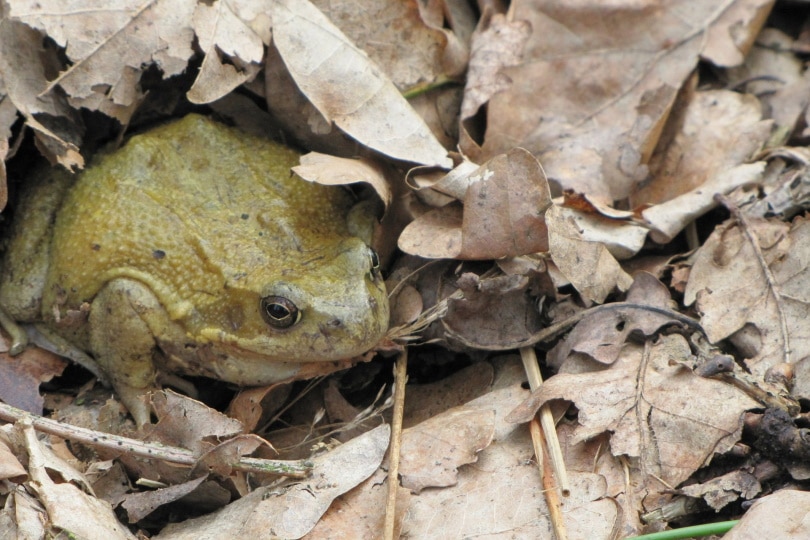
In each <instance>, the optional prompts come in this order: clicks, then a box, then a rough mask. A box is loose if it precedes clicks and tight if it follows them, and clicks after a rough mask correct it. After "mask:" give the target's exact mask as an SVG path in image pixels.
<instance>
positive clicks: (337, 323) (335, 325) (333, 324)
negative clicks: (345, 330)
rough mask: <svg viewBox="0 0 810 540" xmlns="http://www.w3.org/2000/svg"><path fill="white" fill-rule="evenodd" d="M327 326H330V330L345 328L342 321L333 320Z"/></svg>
mask: <svg viewBox="0 0 810 540" xmlns="http://www.w3.org/2000/svg"><path fill="white" fill-rule="evenodd" d="M326 326H328V327H329V329H330V330H331V329H333V328H340V327H342V326H343V322H342V321H341V320H340V319H331V320H330V321H328V322H327V323H326Z"/></svg>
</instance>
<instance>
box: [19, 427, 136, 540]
mask: <svg viewBox="0 0 810 540" xmlns="http://www.w3.org/2000/svg"><path fill="white" fill-rule="evenodd" d="M23 431H24V437H25V450H26V452H27V454H28V472H29V474H30V475H31V482H30V483H29V486H30V487H31V488H32V489H33V491H34V493H36V495H37V498H38V499H39V501H40V502H41V503H42V505H43V507H44V515H42V516H40V519H41V520H42V521H43V522H45V523H47V526H48V529H49V530H50V531H51V533H52V534H56V531H67V532H69V533H70V534H72V535H75V536H77V537H79V538H91V539H94V538H110V539H114V540H115V539H127V540H130V539H131V540H134V538H135V536H134V535H132V534H131V533H130V532H129V530H128V529H127V528H126V527H124V526H123V525H122V524H121V523H119V521H118V519H117V518H116V517H115V514H114V513H113V511H112V508H111V507H110V505H109V503H107V502H106V501H102V500H101V499H97V498H95V497H93V496H91V495H89V494H88V493H86V492H85V491H84V490H82V489H81V488H79V487H77V486H76V485H75V484H73V483H72V482H70V481H67V482H65V481H63V482H55V481H54V480H53V479H52V478H51V476H50V475H49V473H48V468H50V467H48V468H46V465H54V464H56V463H55V461H61V460H57V458H55V456H53V455H52V454H51V455H49V456H47V457H46V454H50V451H49V450H47V447H45V446H44V445H43V444H42V443H41V442H40V441H39V440H38V439H37V436H36V433H35V432H34V429H33V428H32V427H31V426H30V425H29V426H27V427H24V428H23ZM51 470H52V471H53V470H62V471H65V472H67V471H73V473H72V475H73V476H75V477H76V478H78V477H80V476H81V475H80V473H78V471H75V470H73V469H72V467H70V465H68V464H67V463H64V462H63V463H61V464H60V465H59V467H58V468H55V469H54V468H51Z"/></svg>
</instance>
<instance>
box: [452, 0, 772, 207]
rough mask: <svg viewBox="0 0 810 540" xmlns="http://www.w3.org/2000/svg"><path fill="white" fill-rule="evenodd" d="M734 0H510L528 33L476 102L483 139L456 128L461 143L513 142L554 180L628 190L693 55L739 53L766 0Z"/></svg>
mask: <svg viewBox="0 0 810 540" xmlns="http://www.w3.org/2000/svg"><path fill="white" fill-rule="evenodd" d="M736 4H737V3H736V2H731V5H726V4H723V5H722V6H720V5H718V4H714V3H707V2H701V1H699V0H698V1H689V2H687V3H683V2H680V3H678V2H661V3H657V4H655V5H654V6H652V5H647V4H644V5H643V6H642V4H632V5H631V4H624V3H619V4H609V5H604V4H603V3H594V4H592V5H583V4H580V3H576V4H568V3H560V2H553V1H549V0H543V1H534V0H532V1H528V0H524V1H517V2H514V3H513V4H512V6H511V7H510V14H511V15H512V16H513V19H514V20H516V21H527V22H528V23H529V24H530V25H531V28H532V33H531V35H530V36H529V38H528V40H527V41H526V43H525V46H524V48H523V56H522V61H521V63H520V64H519V65H515V66H511V67H504V68H502V69H501V70H500V71H499V73H501V74H502V75H504V76H505V77H507V78H508V79H509V81H510V84H509V85H508V88H506V89H505V90H503V91H501V92H499V93H497V94H495V95H493V96H492V97H491V98H490V100H489V102H488V104H487V119H486V126H487V127H486V133H485V135H484V137H483V144H481V146H480V149H479V147H478V145H475V144H474V142H473V141H472V140H471V139H466V140H465V139H462V140H461V146H462V151H463V152H464V153H466V154H468V155H473V156H477V152H480V158H479V159H481V160H483V159H488V158H490V157H492V156H494V155H497V154H499V153H501V152H504V151H505V150H506V149H508V148H511V147H514V146H522V147H524V148H526V149H528V150H529V151H530V152H532V153H534V154H535V155H536V156H537V157H538V158H539V159H540V160H541V161H542V163H543V166H544V167H545V169H546V172H547V173H548V176H549V179H550V180H552V181H553V182H556V183H557V184H558V185H559V186H560V187H562V188H563V189H565V188H571V189H575V190H576V191H580V192H583V193H587V194H588V195H589V196H592V197H596V198H599V199H602V200H605V201H608V202H612V201H614V200H620V199H623V198H625V197H627V196H628V195H629V194H630V193H631V192H632V191H633V190H634V189H635V187H636V185H637V184H639V183H640V182H641V181H643V180H644V179H646V178H647V176H648V171H647V167H646V162H647V158H648V157H649V155H651V154H652V152H653V149H654V148H655V146H656V144H657V143H658V136H659V135H660V133H661V129H662V127H663V125H664V122H665V121H666V119H667V116H668V114H669V112H670V108H671V107H672V104H673V102H674V100H675V98H676V95H677V93H678V90H679V89H680V88H681V86H682V85H683V83H684V81H685V80H686V79H687V78H688V77H689V76H690V74H691V73H692V71H693V70H694V69H695V66H696V65H697V62H698V59H699V55H700V54H701V53H704V54H709V55H710V56H711V57H712V58H718V59H720V58H722V59H724V60H725V59H728V58H731V57H734V55H733V54H730V52H734V53H735V54H736V55H737V56H738V57H739V61H740V62H741V61H742V55H741V54H740V52H741V51H742V52H744V51H746V49H747V47H748V46H749V45H750V43H751V41H752V40H753V36H754V35H756V33H757V32H758V31H759V29H760V28H761V26H762V24H763V23H764V18H763V17H764V15H765V14H767V12H768V11H769V9H770V6H771V2H770V1H768V0H762V1H759V2H754V3H753V5H748V4H746V5H745V6H740V8H742V9H738V6H737V5H736ZM681 10H683V13H689V17H682V16H680V13H681V12H682V11H681ZM649 28H655V29H656V32H655V34H654V35H653V34H650V32H648V31H647V29H649ZM707 33H708V35H710V36H711V38H712V40H711V42H710V43H707V42H706V36H707ZM749 38H750V39H749ZM472 47H473V49H474V48H475V47H476V43H473V45H472ZM583 81H587V83H583Z"/></svg>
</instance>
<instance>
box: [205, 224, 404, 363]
mask: <svg viewBox="0 0 810 540" xmlns="http://www.w3.org/2000/svg"><path fill="white" fill-rule="evenodd" d="M310 255H311V256H310V257H306V256H304V257H302V260H301V262H300V264H297V265H295V267H294V268H288V269H283V270H281V271H279V269H278V268H276V269H273V271H272V272H270V273H268V275H267V276H266V277H265V278H264V282H263V283H261V284H259V283H258V282H257V280H256V279H246V280H240V281H241V282H242V283H241V286H239V287H238V286H236V285H234V286H232V288H231V292H232V293H233V295H232V301H233V302H232V305H231V309H230V310H229V312H230V313H231V314H233V313H235V312H238V315H237V316H233V315H230V320H229V323H228V324H223V325H222V328H217V329H214V328H209V329H202V331H201V334H202V337H203V338H204V339H205V340H206V341H210V342H213V343H217V342H219V343H221V344H222V345H224V346H226V347H228V348H230V349H231V350H230V351H229V352H230V354H231V355H232V356H239V352H238V351H234V350H233V348H237V349H240V350H241V351H244V352H245V353H247V354H249V355H251V356H253V355H256V354H258V355H261V356H262V357H265V358H266V359H267V360H271V361H284V362H319V361H334V360H340V359H346V358H352V357H354V356H358V355H360V354H362V353H364V352H366V351H368V350H369V349H371V348H372V347H373V346H374V345H375V344H376V343H377V342H378V341H379V340H380V339H381V338H382V337H383V335H384V334H385V332H386V330H387V328H388V298H387V294H386V290H385V284H384V282H383V279H382V275H381V273H380V262H379V259H378V258H377V254H376V253H375V252H374V250H373V249H371V248H370V247H368V246H367V245H366V244H365V242H363V241H362V240H360V239H359V238H353V237H347V238H344V239H342V240H341V241H340V242H338V243H337V244H336V245H335V246H334V247H333V249H330V250H329V251H320V252H317V253H312V254H310ZM253 277H254V278H255V276H253ZM250 282H253V283H255V284H256V285H255V286H254V287H249V288H247V289H246V288H244V285H245V283H250Z"/></svg>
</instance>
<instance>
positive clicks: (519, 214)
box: [399, 148, 551, 260]
mask: <svg viewBox="0 0 810 540" xmlns="http://www.w3.org/2000/svg"><path fill="white" fill-rule="evenodd" d="M465 173H466V174H465V175H464V177H463V178H460V177H459V178H455V179H454V180H453V181H452V182H449V183H444V184H443V187H442V188H441V189H444V190H447V189H449V188H450V187H451V186H454V187H456V188H458V189H459V192H457V193H458V194H460V191H462V190H463V189H462V186H463V187H466V191H465V192H464V210H463V213H460V212H459V209H458V207H456V206H446V207H443V208H439V209H436V210H432V211H430V212H428V213H427V214H425V215H423V216H420V217H419V218H417V219H416V220H415V221H413V222H412V223H411V224H409V225H408V226H407V227H406V228H405V230H404V231H403V232H402V235H401V236H400V238H399V247H400V249H402V250H403V251H405V252H407V253H410V254H412V255H418V256H420V257H426V258H448V259H473V260H481V259H500V258H503V257H514V256H517V255H524V254H527V253H536V252H539V251H546V250H547V249H548V238H547V235H546V224H545V218H544V213H545V211H546V209H547V208H549V207H550V206H551V195H550V193H549V190H548V184H547V183H546V180H545V176H544V174H543V169H542V167H540V163H538V161H537V160H536V159H535V158H534V157H533V156H532V155H531V154H529V153H528V152H526V151H525V150H523V149H520V148H516V149H514V150H511V151H509V152H508V153H507V154H504V155H500V156H496V157H494V158H493V159H491V160H490V161H488V162H487V163H485V164H484V165H482V166H480V167H478V168H477V169H475V170H474V171H472V172H469V167H468V166H467V167H466V168H465ZM460 214H461V215H460Z"/></svg>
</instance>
